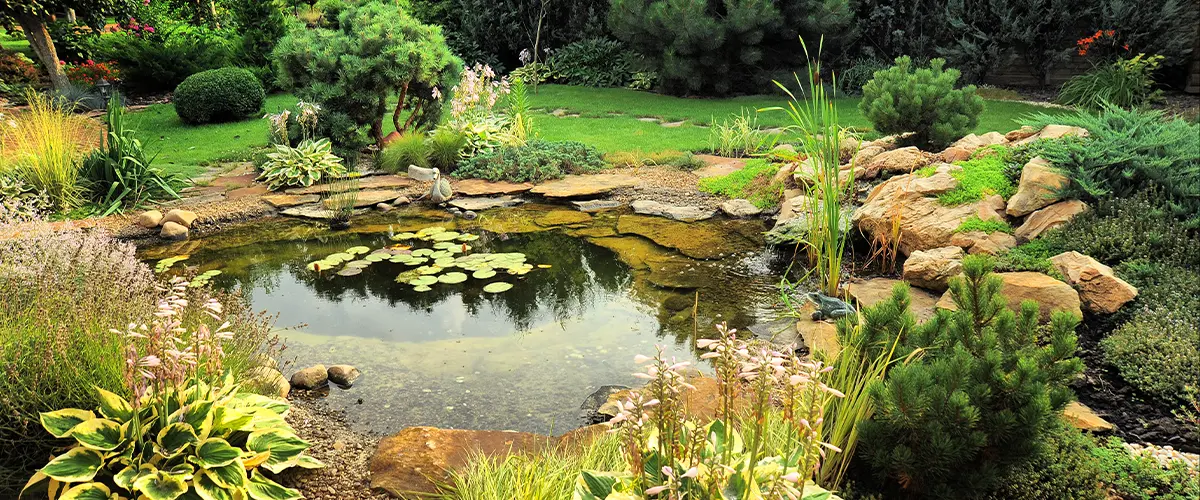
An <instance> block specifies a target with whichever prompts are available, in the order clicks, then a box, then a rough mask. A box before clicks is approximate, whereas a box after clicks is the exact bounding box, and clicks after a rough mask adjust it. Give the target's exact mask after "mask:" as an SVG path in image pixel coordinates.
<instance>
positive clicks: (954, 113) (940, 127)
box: [858, 56, 983, 147]
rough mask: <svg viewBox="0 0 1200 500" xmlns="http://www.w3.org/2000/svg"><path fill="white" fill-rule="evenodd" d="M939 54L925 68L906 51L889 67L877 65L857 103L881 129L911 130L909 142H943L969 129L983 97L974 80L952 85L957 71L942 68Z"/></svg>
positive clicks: (892, 131) (980, 110) (938, 144)
mask: <svg viewBox="0 0 1200 500" xmlns="http://www.w3.org/2000/svg"><path fill="white" fill-rule="evenodd" d="M945 64H946V62H945V61H944V60H942V59H934V60H932V61H930V63H929V67H928V68H923V67H915V66H914V64H913V61H912V59H911V58H909V57H907V56H903V57H898V58H896V63H895V65H893V66H892V67H890V68H888V69H886V70H883V71H877V72H876V73H875V77H874V78H872V79H871V81H870V82H867V85H866V86H864V87H863V98H862V101H861V102H859V103H858V109H859V110H860V111H862V114H863V116H865V117H867V119H868V120H870V121H871V123H872V124H873V125H874V126H875V130H877V131H879V132H880V133H882V134H905V133H911V134H912V135H911V136H909V137H907V138H906V139H905V140H906V141H907V142H911V143H913V144H918V145H924V146H934V147H942V146H946V145H948V144H950V143H951V142H954V141H955V140H958V139H959V138H961V137H962V136H964V135H967V133H969V132H970V131H971V130H972V129H974V128H975V124H976V123H977V122H978V121H979V114H980V113H983V99H982V98H980V97H979V96H977V95H975V86H974V85H968V86H966V87H964V88H961V89H956V88H954V87H955V85H956V84H957V83H958V77H959V72H958V70H955V69H944V67H945Z"/></svg>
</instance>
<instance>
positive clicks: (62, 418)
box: [38, 408, 96, 438]
mask: <svg viewBox="0 0 1200 500" xmlns="http://www.w3.org/2000/svg"><path fill="white" fill-rule="evenodd" d="M38 417H39V419H40V420H41V421H42V427H43V428H44V429H46V432H49V433H50V435H51V436H54V437H56V438H65V437H70V434H71V429H74V428H75V426H76V425H79V424H81V423H83V422H84V421H87V420H91V419H94V418H96V414H95V413H92V412H90V411H87V410H77V409H75V408H67V409H64V410H58V411H51V412H46V413H42V414H40V415H38Z"/></svg>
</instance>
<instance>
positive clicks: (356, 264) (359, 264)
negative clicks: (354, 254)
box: [346, 260, 371, 269]
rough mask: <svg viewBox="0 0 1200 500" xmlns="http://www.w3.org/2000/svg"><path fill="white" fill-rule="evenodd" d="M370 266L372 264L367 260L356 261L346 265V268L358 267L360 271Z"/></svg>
mask: <svg viewBox="0 0 1200 500" xmlns="http://www.w3.org/2000/svg"><path fill="white" fill-rule="evenodd" d="M370 265H371V262H370V261H366V260H354V261H350V262H347V263H346V267H356V268H359V269H363V268H366V267H369V266H370Z"/></svg>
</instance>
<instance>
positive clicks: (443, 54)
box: [273, 2, 462, 159]
mask: <svg viewBox="0 0 1200 500" xmlns="http://www.w3.org/2000/svg"><path fill="white" fill-rule="evenodd" d="M337 20H338V22H337V29H328V28H315V29H305V28H296V29H294V30H292V31H291V32H289V33H288V34H287V35H286V36H285V37H284V38H283V39H282V40H280V41H279V44H278V45H276V47H275V52H274V55H273V59H274V64H275V70H276V73H277V77H278V79H279V84H280V86H281V87H283V88H284V89H288V90H291V91H294V92H295V93H296V94H297V95H299V96H300V98H301V99H304V100H306V101H311V102H316V103H319V104H320V105H321V106H322V109H321V120H320V122H319V127H320V131H319V135H321V136H325V137H329V138H330V140H331V141H333V144H334V145H335V146H336V147H337V148H338V149H339V151H342V152H343V153H344V154H345V155H346V156H348V157H350V158H351V159H353V158H355V157H356V155H354V154H353V153H351V152H356V151H357V150H359V149H361V148H362V147H364V146H366V145H367V144H370V143H376V144H378V143H379V142H381V141H382V139H383V119H384V116H385V114H386V113H387V111H388V109H387V108H388V106H387V99H388V97H389V96H390V95H391V94H393V93H396V94H399V95H401V96H402V97H401V99H400V100H399V102H397V104H396V106H395V111H394V113H393V123H394V124H395V126H396V129H397V130H398V131H399V132H401V133H404V132H406V131H407V130H409V129H422V128H426V127H429V126H432V125H435V124H436V123H437V122H438V120H439V118H440V115H441V109H442V106H441V104H442V103H441V101H440V100H438V99H437V97H436V94H435V93H434V90H435V89H437V90H438V91H439V92H440V93H442V94H446V95H449V93H450V89H451V87H453V86H454V84H455V82H456V81H457V80H458V75H459V73H460V71H461V69H462V62H461V61H460V60H459V59H458V58H457V57H455V56H454V55H453V54H451V53H450V50H449V49H448V48H447V47H446V41H445V39H444V38H443V37H442V30H441V28H438V27H436V26H430V25H426V24H422V23H421V22H419V21H417V20H416V19H414V18H413V17H412V16H410V15H408V14H407V13H404V12H402V11H401V10H400V9H399V8H398V7H396V6H394V5H388V4H384V3H378V2H366V3H363V4H361V5H357V4H350V5H347V6H346V8H345V9H343V10H342V11H341V12H340V13H339V14H338V17H337ZM406 113H407V114H408V119H407V120H402V117H403V115H404V114H406ZM401 124H403V125H401Z"/></svg>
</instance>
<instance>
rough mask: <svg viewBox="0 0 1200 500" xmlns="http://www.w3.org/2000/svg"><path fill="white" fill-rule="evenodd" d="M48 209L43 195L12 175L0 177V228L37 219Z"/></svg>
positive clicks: (48, 205) (48, 206)
mask: <svg viewBox="0 0 1200 500" xmlns="http://www.w3.org/2000/svg"><path fill="white" fill-rule="evenodd" d="M49 208H50V200H49V198H47V197H46V195H45V194H43V193H41V192H39V191H37V190H35V189H33V188H31V187H29V186H28V185H26V184H25V183H24V182H22V181H21V179H19V178H17V177H15V176H12V175H7V176H5V175H0V226H3V225H6V224H15V223H20V222H26V221H32V220H37V219H39V218H40V217H41V216H42V215H43V212H45V211H46V210H47V209H49Z"/></svg>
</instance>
